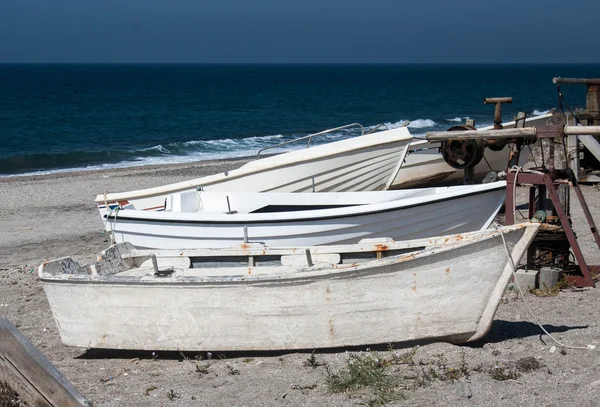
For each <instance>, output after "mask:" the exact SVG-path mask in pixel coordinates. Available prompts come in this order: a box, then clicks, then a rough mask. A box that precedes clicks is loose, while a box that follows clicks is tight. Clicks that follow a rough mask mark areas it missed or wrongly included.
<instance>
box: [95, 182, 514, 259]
mask: <svg viewBox="0 0 600 407" xmlns="http://www.w3.org/2000/svg"><path fill="white" fill-rule="evenodd" d="M505 190H506V183H505V182H504V181H498V182H494V183H488V184H479V185H460V186H452V187H438V188H423V189H411V190H401V191H379V192H340V193H333V192H323V193H319V194H313V193H294V194H291V193H270V192H262V193H235V192H231V193H225V192H205V191H188V192H181V193H177V194H172V195H170V196H169V197H168V198H167V202H166V204H165V209H166V210H164V211H143V210H135V209H122V210H119V211H114V212H112V213H111V215H110V216H107V219H106V221H107V222H106V229H107V230H108V231H110V232H111V234H112V235H113V236H114V241H115V242H117V243H119V242H130V243H132V244H133V245H134V246H135V247H138V248H157V249H183V248H187V249H191V248H202V247H205V248H207V247H229V246H231V245H233V244H237V243H239V242H240V241H243V240H244V239H246V240H248V241H251V242H263V243H265V244H266V245H268V246H273V247H276V246H294V247H295V246H313V245H324V244H346V243H356V242H358V241H359V240H360V239H363V238H367V237H380V236H386V237H390V238H393V239H396V240H398V239H415V238H420V237H428V236H437V235H441V234H452V233H462V232H470V231H474V230H479V229H485V228H487V227H488V226H489V225H490V223H491V222H492V221H493V219H494V217H495V216H496V214H497V213H498V211H499V209H500V207H501V206H502V204H503V203H504V198H505V194H506V192H505Z"/></svg>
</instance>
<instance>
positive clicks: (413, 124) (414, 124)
mask: <svg viewBox="0 0 600 407" xmlns="http://www.w3.org/2000/svg"><path fill="white" fill-rule="evenodd" d="M436 124H437V123H436V122H434V121H433V120H431V119H417V120H411V121H410V123H409V124H408V127H409V128H410V129H423V128H426V127H433V126H435V125H436Z"/></svg>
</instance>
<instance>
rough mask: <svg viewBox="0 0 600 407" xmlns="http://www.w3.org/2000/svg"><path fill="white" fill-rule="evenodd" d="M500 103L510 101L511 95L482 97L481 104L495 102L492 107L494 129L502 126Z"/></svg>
mask: <svg viewBox="0 0 600 407" xmlns="http://www.w3.org/2000/svg"><path fill="white" fill-rule="evenodd" d="M502 103H512V98H511V97H502V98H485V99H483V104H485V105H491V104H495V105H496V107H495V108H494V129H501V128H502Z"/></svg>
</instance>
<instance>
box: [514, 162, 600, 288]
mask: <svg viewBox="0 0 600 407" xmlns="http://www.w3.org/2000/svg"><path fill="white" fill-rule="evenodd" d="M524 184H526V185H528V186H529V188H530V191H529V214H530V218H531V216H532V215H533V212H535V209H534V206H535V193H534V188H536V187H539V186H543V187H545V188H546V191H547V192H548V195H549V197H550V200H551V201H552V203H553V205H554V210H555V211H556V214H557V215H558V218H559V220H560V223H561V226H562V227H563V229H564V231H565V235H566V236H567V240H568V241H569V244H570V245H571V249H572V250H573V254H574V255H575V259H576V260H577V264H578V266H579V269H580V270H581V273H582V274H583V277H580V276H569V277H567V280H568V281H569V282H571V283H573V284H576V285H577V286H579V287H593V286H594V279H593V278H592V272H596V271H597V270H599V269H600V267H598V266H588V264H587V262H586V261H585V258H584V257H583V252H582V251H581V248H580V247H579V243H578V242H577V237H576V236H575V232H573V228H572V227H571V224H570V222H569V217H568V215H567V214H566V213H565V211H564V210H563V208H562V206H561V204H560V199H559V197H558V194H557V193H556V188H557V187H558V185H560V184H566V185H569V186H570V187H572V188H573V189H575V193H576V195H577V198H578V199H579V203H580V204H581V207H582V208H583V212H584V214H585V217H586V220H587V221H588V224H589V226H590V230H591V232H592V234H593V236H594V240H595V241H596V244H597V245H598V249H600V235H599V234H598V229H597V228H596V225H595V223H594V219H593V218H592V215H591V213H590V211H589V208H588V206H587V203H586V201H585V198H584V196H583V193H582V192H581V189H580V188H579V185H577V183H573V182H571V181H569V180H564V179H556V175H555V173H543V174H537V173H527V172H521V173H516V172H509V173H508V174H507V176H506V224H507V225H512V224H514V223H515V217H514V209H515V204H516V201H515V199H516V197H515V196H514V192H513V191H514V188H515V186H519V185H520V186H523V185H524Z"/></svg>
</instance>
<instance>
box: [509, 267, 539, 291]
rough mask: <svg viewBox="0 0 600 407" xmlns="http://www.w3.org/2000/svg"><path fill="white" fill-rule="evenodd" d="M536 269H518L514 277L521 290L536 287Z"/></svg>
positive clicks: (537, 272)
mask: <svg viewBox="0 0 600 407" xmlns="http://www.w3.org/2000/svg"><path fill="white" fill-rule="evenodd" d="M539 273H540V272H539V271H538V270H525V269H518V270H517V271H516V273H515V278H516V280H517V282H518V283H519V286H520V287H521V289H522V290H523V291H525V290H531V289H534V288H537V281H538V274H539Z"/></svg>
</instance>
